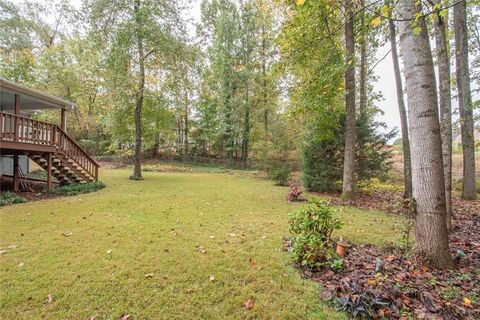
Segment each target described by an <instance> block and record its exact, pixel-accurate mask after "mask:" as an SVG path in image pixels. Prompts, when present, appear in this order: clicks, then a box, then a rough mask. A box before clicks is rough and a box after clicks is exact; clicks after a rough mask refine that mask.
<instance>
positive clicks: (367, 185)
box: [357, 178, 404, 195]
mask: <svg viewBox="0 0 480 320" xmlns="http://www.w3.org/2000/svg"><path fill="white" fill-rule="evenodd" d="M357 187H358V190H360V191H362V192H364V193H366V194H369V195H372V194H374V193H383V192H388V193H390V192H403V191H404V186H403V185H400V184H394V183H388V182H382V181H380V179H378V178H371V179H367V180H362V181H360V182H359V183H358V184H357Z"/></svg>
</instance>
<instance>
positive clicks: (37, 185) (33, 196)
mask: <svg viewBox="0 0 480 320" xmlns="http://www.w3.org/2000/svg"><path fill="white" fill-rule="evenodd" d="M0 185H1V190H0V192H6V191H8V192H12V193H15V194H16V195H17V196H20V197H22V198H25V199H27V200H28V201H38V200H44V199H53V198H58V197H60V196H59V195H54V194H49V193H47V192H46V184H45V182H41V181H38V182H37V181H30V182H29V186H30V187H31V188H32V190H33V191H21V192H13V191H12V190H13V178H10V177H5V176H4V177H2V178H1V180H0Z"/></svg>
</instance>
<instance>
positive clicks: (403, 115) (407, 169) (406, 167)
mask: <svg viewBox="0 0 480 320" xmlns="http://www.w3.org/2000/svg"><path fill="white" fill-rule="evenodd" d="M388 25H389V28H390V46H391V48H392V60H393V73H394V74H395V85H396V88H397V103H398V110H399V113H400V126H401V127H402V146H403V181H404V185H405V193H404V196H405V197H407V198H410V197H411V196H412V162H411V155H410V139H409V137H408V121H407V109H406V108H405V101H404V100H403V84H402V75H401V73H400V63H399V62H398V52H397V37H396V30H395V23H394V22H393V20H388Z"/></svg>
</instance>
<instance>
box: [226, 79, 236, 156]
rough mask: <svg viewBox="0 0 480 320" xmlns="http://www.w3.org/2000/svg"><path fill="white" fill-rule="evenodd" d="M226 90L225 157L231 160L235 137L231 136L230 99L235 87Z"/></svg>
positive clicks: (233, 94)
mask: <svg viewBox="0 0 480 320" xmlns="http://www.w3.org/2000/svg"><path fill="white" fill-rule="evenodd" d="M229 91H230V90H228V93H227V96H226V99H225V108H226V113H225V124H226V130H225V135H226V140H227V141H226V146H227V159H228V160H230V161H231V160H233V156H234V149H235V138H234V137H233V130H232V126H233V125H232V106H231V99H232V97H234V96H235V88H233V89H232V93H230V92H229Z"/></svg>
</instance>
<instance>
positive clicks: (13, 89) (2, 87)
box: [0, 77, 76, 111]
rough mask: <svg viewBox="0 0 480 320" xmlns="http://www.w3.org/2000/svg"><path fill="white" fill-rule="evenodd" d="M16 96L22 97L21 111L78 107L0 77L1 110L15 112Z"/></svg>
mask: <svg viewBox="0 0 480 320" xmlns="http://www.w3.org/2000/svg"><path fill="white" fill-rule="evenodd" d="M15 94H18V95H19V96H20V109H21V110H22V111H36V110H44V109H64V110H73V108H75V106H76V105H75V104H74V103H73V102H70V101H67V100H64V99H61V98H58V97H55V96H52V95H50V94H47V93H44V92H41V91H39V90H35V89H32V88H29V87H26V86H23V85H20V84H18V83H15V82H12V81H9V80H6V79H4V78H1V77H0V108H1V109H3V110H13V109H14V103H15V102H14V101H15Z"/></svg>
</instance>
